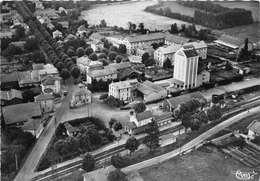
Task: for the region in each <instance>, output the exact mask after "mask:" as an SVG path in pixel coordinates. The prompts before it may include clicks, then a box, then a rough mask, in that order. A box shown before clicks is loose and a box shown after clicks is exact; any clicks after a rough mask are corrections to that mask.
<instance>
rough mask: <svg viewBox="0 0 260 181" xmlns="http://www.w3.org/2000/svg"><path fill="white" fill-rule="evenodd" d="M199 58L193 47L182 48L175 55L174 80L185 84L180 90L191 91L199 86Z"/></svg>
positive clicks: (180, 86)
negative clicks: (190, 89)
mask: <svg viewBox="0 0 260 181" xmlns="http://www.w3.org/2000/svg"><path fill="white" fill-rule="evenodd" d="M198 62H199V56H198V54H197V52H196V51H195V50H194V48H193V47H191V48H185V47H183V48H181V49H179V50H178V51H177V52H176V53H175V65H174V72H173V78H174V79H176V80H178V81H180V82H183V84H182V85H179V87H178V86H177V87H178V88H181V89H189V88H192V87H196V86H197V72H198Z"/></svg>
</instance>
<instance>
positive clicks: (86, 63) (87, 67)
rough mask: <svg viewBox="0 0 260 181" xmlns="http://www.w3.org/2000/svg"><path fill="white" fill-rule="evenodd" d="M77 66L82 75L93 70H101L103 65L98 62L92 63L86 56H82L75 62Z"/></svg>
mask: <svg viewBox="0 0 260 181" xmlns="http://www.w3.org/2000/svg"><path fill="white" fill-rule="evenodd" d="M76 62H77V65H78V67H79V69H80V72H81V73H82V74H85V73H87V74H88V73H89V72H91V71H93V70H101V69H103V68H104V67H103V63H102V62H100V61H92V60H90V59H89V58H88V56H86V55H84V56H82V57H80V58H77V60H76Z"/></svg>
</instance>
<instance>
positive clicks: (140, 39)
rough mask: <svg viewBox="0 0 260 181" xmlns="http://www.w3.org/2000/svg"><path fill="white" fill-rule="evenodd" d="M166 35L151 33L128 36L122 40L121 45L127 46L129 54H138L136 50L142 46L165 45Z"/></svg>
mask: <svg viewBox="0 0 260 181" xmlns="http://www.w3.org/2000/svg"><path fill="white" fill-rule="evenodd" d="M164 38H165V34H164V33H161V32H159V33H151V34H145V35H137V36H128V37H124V38H122V40H120V41H121V43H122V44H124V45H126V49H127V53H128V54H133V55H134V54H136V49H137V48H138V47H140V46H142V45H147V46H150V45H151V44H152V43H163V42H164Z"/></svg>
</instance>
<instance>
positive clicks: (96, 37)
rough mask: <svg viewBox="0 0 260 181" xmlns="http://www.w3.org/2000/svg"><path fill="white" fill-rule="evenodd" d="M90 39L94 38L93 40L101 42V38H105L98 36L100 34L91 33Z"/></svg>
mask: <svg viewBox="0 0 260 181" xmlns="http://www.w3.org/2000/svg"><path fill="white" fill-rule="evenodd" d="M90 38H94V39H99V40H101V39H102V38H105V37H104V36H102V35H100V34H98V33H92V34H91V35H90Z"/></svg>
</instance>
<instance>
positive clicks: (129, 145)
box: [125, 137, 139, 157]
mask: <svg viewBox="0 0 260 181" xmlns="http://www.w3.org/2000/svg"><path fill="white" fill-rule="evenodd" d="M138 147H139V142H138V141H137V139H136V138H135V137H130V138H128V139H127V141H126V144H125V149H128V150H129V151H130V157H131V154H132V153H133V152H135V151H136V150H137V149H138Z"/></svg>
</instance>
